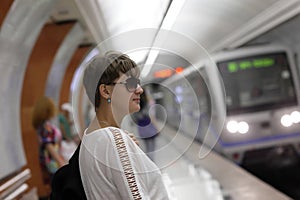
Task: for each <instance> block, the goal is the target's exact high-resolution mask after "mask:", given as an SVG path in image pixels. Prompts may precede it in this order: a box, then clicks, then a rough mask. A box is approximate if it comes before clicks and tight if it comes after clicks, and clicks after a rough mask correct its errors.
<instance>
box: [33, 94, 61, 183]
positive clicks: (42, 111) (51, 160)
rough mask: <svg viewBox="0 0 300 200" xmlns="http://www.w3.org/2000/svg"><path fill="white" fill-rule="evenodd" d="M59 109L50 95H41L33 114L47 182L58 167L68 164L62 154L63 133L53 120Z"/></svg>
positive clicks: (40, 156)
mask: <svg viewBox="0 0 300 200" xmlns="http://www.w3.org/2000/svg"><path fill="white" fill-rule="evenodd" d="M56 113H57V109H56V107H55V104H54V102H53V100H52V99H51V98H49V97H46V96H44V97H41V98H40V99H38V101H37V102H36V103H35V105H34V108H33V114H32V125H33V127H34V128H35V130H36V131H37V135H38V139H39V160H40V165H41V168H42V171H43V178H44V182H45V183H50V181H51V178H52V176H53V174H54V173H55V172H56V171H57V169H58V168H60V167H62V166H63V165H65V164H66V161H65V159H64V157H63V156H62V154H61V141H62V134H61V131H60V130H59V128H57V127H56V126H55V125H54V123H53V122H52V120H53V119H54V118H55V116H56Z"/></svg>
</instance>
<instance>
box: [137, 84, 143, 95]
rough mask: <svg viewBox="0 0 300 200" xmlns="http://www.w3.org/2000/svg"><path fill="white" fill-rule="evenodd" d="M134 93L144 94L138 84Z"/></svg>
mask: <svg viewBox="0 0 300 200" xmlns="http://www.w3.org/2000/svg"><path fill="white" fill-rule="evenodd" d="M135 92H136V93H138V94H142V93H143V92H144V90H143V88H142V86H141V85H140V84H138V87H137V88H136V90H135Z"/></svg>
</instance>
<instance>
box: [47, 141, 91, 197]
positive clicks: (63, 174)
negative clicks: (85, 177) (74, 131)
mask: <svg viewBox="0 0 300 200" xmlns="http://www.w3.org/2000/svg"><path fill="white" fill-rule="evenodd" d="M79 150H80V144H79V145H78V147H77V149H76V151H75V153H74V154H73V155H72V157H71V159H70V160H69V164H67V165H65V166H63V167H61V168H60V169H59V170H57V172H56V173H55V174H54V176H53V179H52V184H51V187H52V192H51V195H50V200H67V199H72V200H86V199H87V198H86V195H85V192H84V188H83V185H82V181H81V177H80V170H79Z"/></svg>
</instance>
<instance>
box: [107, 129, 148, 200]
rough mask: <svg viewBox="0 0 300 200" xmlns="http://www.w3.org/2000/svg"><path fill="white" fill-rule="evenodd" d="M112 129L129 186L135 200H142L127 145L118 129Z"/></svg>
mask: <svg viewBox="0 0 300 200" xmlns="http://www.w3.org/2000/svg"><path fill="white" fill-rule="evenodd" d="M110 131H111V132H112V133H113V137H114V141H115V144H116V146H117V152H118V155H119V157H120V161H121V164H122V168H123V170H124V173H125V176H126V179H127V183H128V186H129V188H130V191H131V194H132V196H133V199H134V200H141V199H142V197H141V195H140V191H139V188H138V186H137V184H136V179H135V175H134V172H133V169H132V165H131V162H130V159H129V156H128V152H127V149H126V145H125V143H124V140H123V138H122V135H121V133H120V131H119V130H118V129H112V128H110Z"/></svg>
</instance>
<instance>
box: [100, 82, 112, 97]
mask: <svg viewBox="0 0 300 200" xmlns="http://www.w3.org/2000/svg"><path fill="white" fill-rule="evenodd" d="M99 91H100V95H101V96H102V97H103V98H104V99H108V98H110V92H109V90H108V88H107V87H106V85H105V84H101V85H100V86H99Z"/></svg>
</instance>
